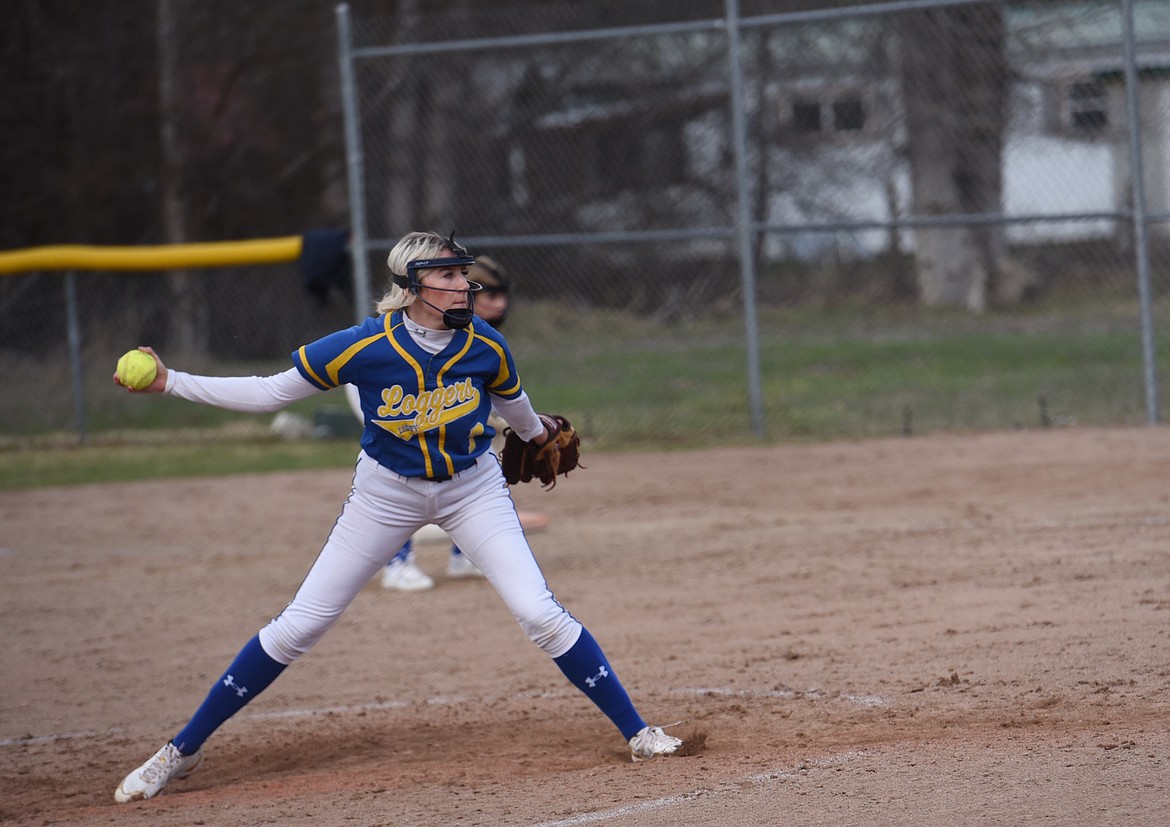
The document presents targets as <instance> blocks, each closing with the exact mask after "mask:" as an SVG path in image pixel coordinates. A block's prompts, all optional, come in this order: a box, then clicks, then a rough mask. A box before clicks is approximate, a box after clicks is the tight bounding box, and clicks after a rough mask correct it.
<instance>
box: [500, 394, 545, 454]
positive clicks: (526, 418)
mask: <svg viewBox="0 0 1170 827" xmlns="http://www.w3.org/2000/svg"><path fill="white" fill-rule="evenodd" d="M492 407H493V408H495V410H496V413H498V414H499V415H500V416H501V417H503V419H504V421H505V422H507V423H508V425H509V427H511V429H512V430H513V431H515V432H516V433H517V435H518V436H519V437H520V438H521V439H523V440H524V441H525V442H528V441H530V440H531V439H533V438H534V437H537V436H540V435H541V434H543V433H544V432H545V427H544V423H543V422H541V421H540V417H538V416H537V415H536V411H535V410H534V409H533V407H532V402H531V401H529V399H528V394H527V393H524V392H523V391H521V392H520V395H519V396H517V397H515V398H513V399H501V398H500V397H498V396H494V395H493V396H492Z"/></svg>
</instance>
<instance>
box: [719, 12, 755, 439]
mask: <svg viewBox="0 0 1170 827" xmlns="http://www.w3.org/2000/svg"><path fill="white" fill-rule="evenodd" d="M726 9H727V56H728V62H729V63H730V66H729V70H730V72H731V126H732V140H733V141H734V147H735V151H734V155H735V206H736V221H735V223H736V238H737V240H738V242H739V269H740V280H741V281H742V283H743V326H744V332H745V335H746V337H747V380H748V409H749V411H750V413H751V425H752V432H753V433H754V434H755V435H756V436H757V437H763V436H764V403H763V398H762V395H761V391H760V335H759V324H758V322H757V319H756V259H755V256H754V255H753V254H752V233H753V232H754V231H755V222H753V221H752V207H751V183H750V180H749V178H748V168H747V111H746V105H745V102H744V95H745V92H744V81H743V53H742V50H741V49H740V43H739V34H740V31H739V0H726Z"/></svg>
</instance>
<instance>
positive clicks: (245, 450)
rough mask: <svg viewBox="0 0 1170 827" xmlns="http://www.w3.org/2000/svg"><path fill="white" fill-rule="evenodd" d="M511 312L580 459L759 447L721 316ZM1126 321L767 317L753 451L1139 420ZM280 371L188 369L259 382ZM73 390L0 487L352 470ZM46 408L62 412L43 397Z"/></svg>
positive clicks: (1136, 340) (6, 449)
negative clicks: (652, 319) (63, 418)
mask: <svg viewBox="0 0 1170 827" xmlns="http://www.w3.org/2000/svg"><path fill="white" fill-rule="evenodd" d="M517 315H518V318H516V319H515V320H514V321H510V330H509V331H508V332H509V337H510V342H511V344H512V348H513V350H514V352H515V353H516V355H517V360H518V363H519V365H520V368H521V372H522V376H523V378H524V382H525V386H526V388H527V389H528V391H529V394H530V396H532V398H533V402H534V404H535V405H536V407H537V408H538V409H540V410H546V411H556V412H561V413H563V414H565V415H566V416H568V417H569V418H570V419H572V420H573V421H574V423H575V424H576V425H577V426H578V427H579V429H580V430H581V432H582V433H583V435H584V436H585V437H586V439H587V441H588V449H589V450H629V449H643V448H656V449H658V448H672V447H700V446H709V445H719V444H723V445H730V444H750V443H753V442H758V441H759V439H758V437H757V436H756V435H755V433H754V432H753V430H752V427H751V424H752V423H751V415H750V411H749V402H748V388H747V382H746V379H745V370H746V358H747V356H746V348H745V344H744V337H743V334H742V330H741V328H740V322H739V320H738V319H730V320H720V319H718V318H711V319H705V320H695V321H692V322H688V323H684V324H674V325H665V324H656V323H649V322H646V321H644V320H635V319H632V318H629V317H624V316H620V315H616V314H601V313H576V312H573V311H572V310H571V309H569V308H562V307H550V306H543V307H541V306H531V305H530V306H527V307H523V308H521V312H520V313H518V314H517ZM1135 320H1136V310H1135V309H1134V308H1133V307H1132V306H1128V305H1119V306H1117V307H1113V308H1100V307H1098V308H1095V312H1094V313H1092V314H1091V315H1088V314H1086V312H1085V310H1084V309H1083V308H1080V309H1074V310H1060V311H1056V310H1048V311H1046V312H1042V313H1041V312H1029V313H1023V312H1021V313H1015V314H1003V315H999V316H985V317H971V316H969V315H967V314H947V313H935V314H925V313H923V312H921V311H913V310H910V309H906V310H902V311H896V310H895V311H891V310H888V309H886V310H882V311H866V309H864V308H861V309H855V310H854V311H853V312H851V313H847V314H845V313H838V314H826V313H816V314H814V313H811V312H808V311H806V312H803V313H802V312H795V311H794V312H789V313H781V312H773V313H770V314H766V315H765V316H763V317H762V318H761V325H760V329H761V336H760V349H759V360H760V372H761V387H760V394H761V399H762V403H763V408H764V430H765V434H764V439H763V441H764V442H778V441H821V440H828V439H842V438H845V439H854V438H868V437H881V436H890V435H897V434H915V433H925V432H930V431H939V430H976V429H992V430H994V429H1004V428H1018V427H1044V426H1049V425H1062V424H1082V425H1115V424H1122V425H1124V424H1139V423H1142V422H1145V421H1146V409H1145V391H1144V387H1143V365H1142V352H1141V348H1142V345H1141V338H1140V335H1139V332H1138V329H1137V326H1136V321H1135ZM1158 356H1159V362H1158V363H1159V364H1160V365H1167V364H1170V346H1167V345H1166V344H1165V343H1163V344H1161V345H1160V349H1159V354H1158ZM285 367H287V362H272V363H260V364H246V365H232V364H225V365H213V366H209V367H207V368H204V369H203V370H204V372H208V373H215V374H222V375H228V374H249V373H261V374H262V373H268V372H276V371H278V370H282V369H284V368H285ZM1163 373H1166V371H1165V370H1163ZM88 383H89V384H91V385H92V387H91V388H90V389H89V390H88V391H87V396H88V397H89V399H90V400H91V403H90V407H91V412H90V422H89V431H88V435H87V439H86V440H85V443H84V444H78V443H79V441H78V440H77V439H76V437H75V435H73V434H70V433H68V432H65V433H62V432H60V431H59V430H58V431H52V432H43V433H35V432H34V433H31V434H29V433H24V434H21V435H20V436H15V435H12V434H5V435H3V439H2V441H0V488H18V487H26V486H42V485H62V484H75V483H85V482H101V481H109V480H119V479H143V478H150V477H155V476H163V477H165V476H190V475H204V474H224V473H238V472H248V471H269V470H282V469H297V468H319V467H344V466H348V465H349V464H351V463H352V462H353V458H354V453H355V440H354V439H353V436H354V433H356V431H355V432H354V433H347V434H344V435H343V437H342V438H339V439H312V440H304V441H285V440H282V439H279V438H277V437H276V436H274V435H273V434H272V433H271V432H270V430H269V425H270V423H271V421H272V417H271V416H270V415H267V416H248V415H241V414H234V413H230V412H226V411H220V410H217V409H213V408H208V407H205V406H199V405H192V404H190V403H187V402H183V401H181V400H177V399H172V398H168V397H158V396H151V397H148V398H131V397H130V396H129V395H128V394H125V393H124V392H121V391H117V390H116V389H112V386H111V385H110V384H109V379H108V376H107V375H105V373H104V371H103V372H95V374H94V375H93V376H92V377H88ZM54 404H55V405H56V406H58V407H60V406H62V405H67V402H64V401H61V400H58V401H57V402H55V403H45V405H46V406H52V405H54ZM345 405H346V403H345V399H344V397H343V396H342V395H341V394H340V393H337V392H334V393H329V394H323V395H321V396H320V397H316V398H314V399H310V400H305V401H304V402H300V403H297V404H296V405H294V406H291V408H290V409H289V410H290V411H291V412H294V413H297V414H300V415H301V416H304V417H305V418H306V419H308V420H310V421H312V420H314V419H318V420H320V419H321V418H322V417H324V418H325V419H327V420H329V421H332V422H334V423H336V422H338V421H346V419H347V413H346V407H345ZM5 430H6V431H7V430H8V429H7V428H5ZM334 430H336V429H334ZM342 430H345V429H342Z"/></svg>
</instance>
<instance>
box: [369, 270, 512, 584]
mask: <svg viewBox="0 0 1170 827" xmlns="http://www.w3.org/2000/svg"><path fill="white" fill-rule="evenodd" d="M468 276H469V277H470V278H471V280H472V281H474V282H476V283H477V284H479V285H480V288H481V289H479V290H477V291H476V293H475V315H476V316H478V317H479V318H481V319H483V320H484V321H485V322H487V323H488V324H490V325H491V326H492V327H494V328H495V329H496V330H499V329H500V328H501V327H502V326H503V324H504V320H505V319H506V318H507V317H508V310H509V307H510V305H511V292H512V290H511V282H510V281H509V280H508V275H507V273H506V272H505V270H504V268H503V267H502V266H500V264H499V263H497V262H496V261H495V260H494V259H491V258H488V257H487V256H478V257H476V259H475V264H473V265H471V267H470V268H469V272H468ZM347 390H348V388H347ZM488 424H489V425H491V426H492V428H493V429H495V431H496V432H497V437H496V440H495V445H494V446H493V449H492V450H493V451H495V452H496V453H498V452H499V449H500V448H501V447H502V445H501V441H502V438H501V437H500V436H499V432H500V430H501V428H502V425H503V422H502V420H501V419H500V417H499V416H497V415H495V414H493V415H492V416H491V417H489V418H488ZM447 576H448V577H454V578H463V577H483V572H482V571H480V570H479V567H478V566H476V565H475V563H473V562H471V560H469V559H468V558H467V555H465V554H464V553H463V552H462V551H461V550H460V548H459V546H457V545H452V546H451V554H450V556H449V558H448V560H447ZM434 587H435V581H434V579H433V578H432V577H431V576H430V575H429V574H427V573H426V572H425V571H423V570H422V569H421V568H419V566H418V563H417V562H415V559H414V548H413V543H412V542H411V540H407V541H406V545H404V546H403V547H402V548H401V549H399V550H398V553H397V554H395V555H394V556H393V557H391V558H390V562H389V563H387V564H386V567H385V568H384V569H382V588H384V589H390V590H392V591H400V592H419V591H426V590H428V589H433V588H434Z"/></svg>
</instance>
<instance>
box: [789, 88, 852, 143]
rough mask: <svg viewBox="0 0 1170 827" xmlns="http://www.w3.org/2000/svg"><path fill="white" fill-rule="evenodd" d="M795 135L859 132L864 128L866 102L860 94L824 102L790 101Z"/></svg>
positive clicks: (848, 94) (806, 99)
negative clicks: (800, 133) (799, 133)
mask: <svg viewBox="0 0 1170 827" xmlns="http://www.w3.org/2000/svg"><path fill="white" fill-rule="evenodd" d="M791 126H792V130H793V131H794V132H803V133H817V132H861V131H863V130H864V129H865V103H864V101H863V100H862V99H861V96H860V95H857V94H854V93H845V94H842V95H840V96H838V97H835V98H831V99H830V100H827V101H823V102H822V101H820V100H812V99H809V98H798V99H796V100H794V101H792V110H791Z"/></svg>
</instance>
